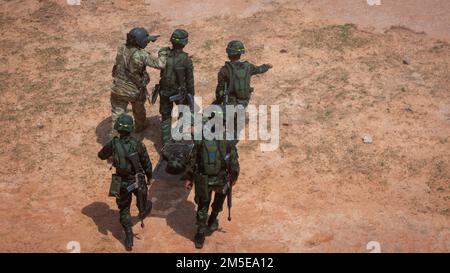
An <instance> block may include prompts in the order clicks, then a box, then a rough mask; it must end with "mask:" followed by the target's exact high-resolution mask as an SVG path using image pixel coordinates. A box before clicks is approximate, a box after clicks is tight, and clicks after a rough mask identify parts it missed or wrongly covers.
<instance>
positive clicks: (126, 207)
mask: <svg viewBox="0 0 450 273" xmlns="http://www.w3.org/2000/svg"><path fill="white" fill-rule="evenodd" d="M131 183H134V180H130V181H122V187H121V188H120V198H116V203H117V206H118V207H119V215H120V223H121V224H122V226H123V228H129V227H131V226H132V223H131V214H130V207H131V200H132V194H134V196H136V199H137V198H138V191H137V190H134V191H132V192H128V191H127V186H128V185H130V184H131ZM143 191H144V192H145V193H144V194H143V199H144V200H136V206H137V208H138V210H139V208H140V206H139V205H138V204H139V203H138V202H144V203H145V206H147V192H148V188H147V185H145V186H144V189H143ZM142 212H143V211H140V210H139V213H142Z"/></svg>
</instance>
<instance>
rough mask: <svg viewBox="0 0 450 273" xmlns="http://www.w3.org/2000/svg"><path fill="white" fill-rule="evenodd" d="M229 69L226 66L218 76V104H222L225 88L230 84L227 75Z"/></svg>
mask: <svg viewBox="0 0 450 273" xmlns="http://www.w3.org/2000/svg"><path fill="white" fill-rule="evenodd" d="M227 74H228V73H227V69H226V67H225V66H223V67H222V68H221V69H220V70H219V73H218V75H217V87H216V101H217V102H218V103H222V100H223V95H224V88H225V82H228V75H227Z"/></svg>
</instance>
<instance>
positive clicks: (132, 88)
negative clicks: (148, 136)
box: [111, 27, 168, 133]
mask: <svg viewBox="0 0 450 273" xmlns="http://www.w3.org/2000/svg"><path fill="white" fill-rule="evenodd" d="M158 37H159V36H151V35H149V34H148V32H147V30H145V29H144V28H141V27H138V28H133V29H132V30H131V31H130V32H129V33H128V34H127V41H126V44H124V45H121V46H120V47H119V49H118V51H117V56H116V63H115V65H114V67H113V71H112V76H113V78H114V80H113V86H112V90H111V107H112V114H111V117H112V124H113V126H114V124H115V123H116V120H117V118H118V117H119V116H120V115H122V114H124V113H126V111H127V106H128V103H131V106H132V109H133V116H134V119H135V120H136V133H139V132H142V131H143V130H144V129H145V128H146V126H147V124H146V116H145V100H146V96H147V84H148V83H149V82H150V77H149V74H148V73H147V71H146V67H147V66H150V67H153V68H156V69H162V68H164V67H165V66H166V60H167V54H168V52H167V51H165V50H164V49H161V50H160V51H159V53H158V58H156V57H155V56H152V55H151V54H150V53H148V52H147V51H145V50H144V48H145V47H146V46H147V44H148V43H149V42H155V41H156V40H157V38H158Z"/></svg>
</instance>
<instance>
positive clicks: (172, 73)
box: [156, 29, 195, 145]
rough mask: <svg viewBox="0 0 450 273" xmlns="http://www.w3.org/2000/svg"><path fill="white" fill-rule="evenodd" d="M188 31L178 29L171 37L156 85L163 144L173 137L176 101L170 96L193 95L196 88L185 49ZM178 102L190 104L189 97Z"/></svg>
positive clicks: (191, 65)
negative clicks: (172, 127)
mask: <svg viewBox="0 0 450 273" xmlns="http://www.w3.org/2000/svg"><path fill="white" fill-rule="evenodd" d="M188 36H189V34H188V32H187V31H186V30H183V29H176V30H175V31H174V32H173V33H172V36H171V38H170V41H171V43H172V48H165V50H168V51H169V53H168V57H167V65H166V67H165V68H164V69H162V70H161V80H160V82H159V85H157V86H156V88H157V90H158V92H159V96H160V106H159V112H160V114H161V133H162V143H163V145H164V144H165V143H166V142H167V141H168V140H170V138H171V134H170V132H171V121H172V109H173V104H174V102H172V101H170V97H171V96H173V95H177V94H179V93H180V92H186V94H190V95H191V96H192V97H194V95H195V90H194V67H193V64H192V60H191V58H190V57H189V55H188V54H187V53H186V52H184V51H183V49H184V47H185V46H186V45H187V44H188ZM175 103H176V104H184V105H188V102H187V98H184V100H182V101H175Z"/></svg>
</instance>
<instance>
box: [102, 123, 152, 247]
mask: <svg viewBox="0 0 450 273" xmlns="http://www.w3.org/2000/svg"><path fill="white" fill-rule="evenodd" d="M133 127H134V126H133V118H132V117H131V116H129V115H126V114H123V115H122V116H120V117H119V118H118V119H117V121H116V123H115V124H114V129H115V130H117V131H118V133H119V135H120V136H119V137H117V136H115V137H114V138H113V139H112V140H111V141H110V142H108V143H107V144H106V145H105V146H104V147H103V148H102V149H101V150H100V152H99V153H98V157H99V158H100V159H102V160H106V159H108V161H112V165H113V166H114V167H115V168H116V173H115V174H113V177H112V181H111V187H110V192H109V195H110V196H111V197H116V203H117V205H118V207H119V210H120V223H121V224H122V226H123V228H124V231H125V247H126V248H127V250H130V249H131V247H132V246H133V230H132V223H131V214H130V205H131V199H132V193H133V194H134V195H135V196H136V203H137V204H136V205H137V207H138V210H139V218H140V219H141V221H143V220H144V218H145V217H146V216H147V215H148V214H149V213H150V211H151V208H152V203H151V201H150V200H148V199H147V192H148V189H147V184H148V183H150V179H151V178H152V163H151V161H150V158H149V156H148V153H147V149H146V148H145V145H144V144H143V143H142V142H141V141H139V140H137V139H135V138H133V137H132V136H131V135H130V134H131V132H132V131H133ZM144 175H145V176H144ZM145 177H147V183H146V182H145ZM141 225H143V223H142V224H141Z"/></svg>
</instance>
